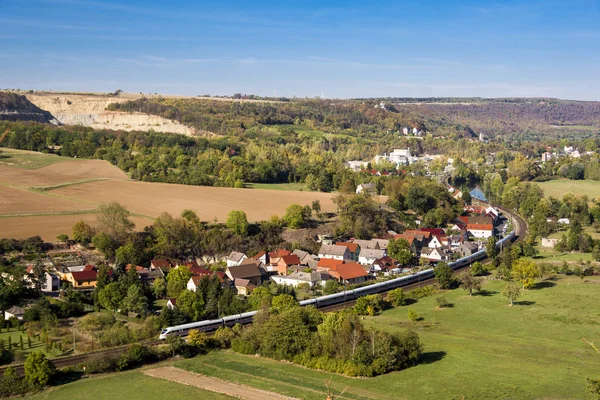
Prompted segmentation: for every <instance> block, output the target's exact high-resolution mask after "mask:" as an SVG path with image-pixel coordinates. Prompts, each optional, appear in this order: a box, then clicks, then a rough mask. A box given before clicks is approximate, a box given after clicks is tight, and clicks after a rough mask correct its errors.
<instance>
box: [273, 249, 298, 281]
mask: <svg viewBox="0 0 600 400" xmlns="http://www.w3.org/2000/svg"><path fill="white" fill-rule="evenodd" d="M294 265H300V258H299V257H298V256H297V255H295V254H288V255H286V256H282V257H280V258H279V261H278V262H277V273H278V274H279V275H283V276H285V275H287V271H288V269H289V268H290V267H292V266H294Z"/></svg>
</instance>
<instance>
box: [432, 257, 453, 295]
mask: <svg viewBox="0 0 600 400" xmlns="http://www.w3.org/2000/svg"><path fill="white" fill-rule="evenodd" d="M433 272H434V274H435V281H436V282H437V284H438V285H439V286H440V287H441V288H442V289H449V288H450V287H451V286H452V281H453V279H452V268H450V266H448V264H447V263H445V262H440V263H438V264H437V265H436V266H435V268H434V269H433Z"/></svg>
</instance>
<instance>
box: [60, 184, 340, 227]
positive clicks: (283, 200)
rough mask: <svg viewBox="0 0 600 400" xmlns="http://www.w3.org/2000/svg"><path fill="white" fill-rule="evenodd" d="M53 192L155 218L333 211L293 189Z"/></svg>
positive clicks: (94, 187)
mask: <svg viewBox="0 0 600 400" xmlns="http://www.w3.org/2000/svg"><path fill="white" fill-rule="evenodd" d="M52 192H53V193H56V194H60V195H61V196H67V197H69V198H74V199H80V200H85V201H94V202H98V203H105V202H109V201H117V202H119V203H121V204H123V205H124V206H125V207H127V209H128V210H129V211H131V212H134V213H138V214H143V215H148V216H151V217H157V216H158V215H160V214H161V213H162V212H165V211H166V212H168V213H171V214H172V215H179V214H181V212H182V211H183V210H185V209H191V210H195V211H196V213H197V214H198V217H199V218H200V219H201V220H203V221H212V220H213V218H214V217H216V218H217V219H218V220H219V221H225V219H226V218H227V214H228V213H229V212H230V211H231V210H243V211H244V212H246V214H247V216H248V220H249V221H262V220H265V219H269V218H270V217H271V216H272V215H279V216H283V214H284V213H285V209H286V208H287V207H288V206H289V205H290V204H294V203H296V204H301V205H307V204H308V205H310V204H311V203H312V201H313V200H319V201H320V202H321V209H322V210H323V211H325V212H327V211H334V208H335V206H334V204H333V202H332V200H331V199H332V195H331V194H329V193H318V192H293V191H283V190H266V189H234V188H222V187H208V186H187V185H174V184H169V183H149V182H134V181H114V180H110V181H98V182H89V183H82V184H80V185H74V186H67V187H64V188H60V189H57V190H53V191H52Z"/></svg>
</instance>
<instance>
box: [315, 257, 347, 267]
mask: <svg viewBox="0 0 600 400" xmlns="http://www.w3.org/2000/svg"><path fill="white" fill-rule="evenodd" d="M343 263H344V261H343V260H335V259H333V258H321V259H320V260H319V263H318V264H317V266H318V267H322V268H333V267H335V266H336V265H338V264H343Z"/></svg>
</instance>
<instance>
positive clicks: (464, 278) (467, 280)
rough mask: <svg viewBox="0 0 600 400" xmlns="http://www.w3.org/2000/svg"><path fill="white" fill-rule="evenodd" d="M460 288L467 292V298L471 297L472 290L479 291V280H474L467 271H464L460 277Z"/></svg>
mask: <svg viewBox="0 0 600 400" xmlns="http://www.w3.org/2000/svg"><path fill="white" fill-rule="evenodd" d="M460 287H461V288H463V289H464V290H467V291H469V296H472V295H473V290H477V291H479V290H481V279H480V278H475V277H474V276H473V275H471V273H469V271H465V272H464V273H463V274H462V275H461V276H460Z"/></svg>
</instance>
